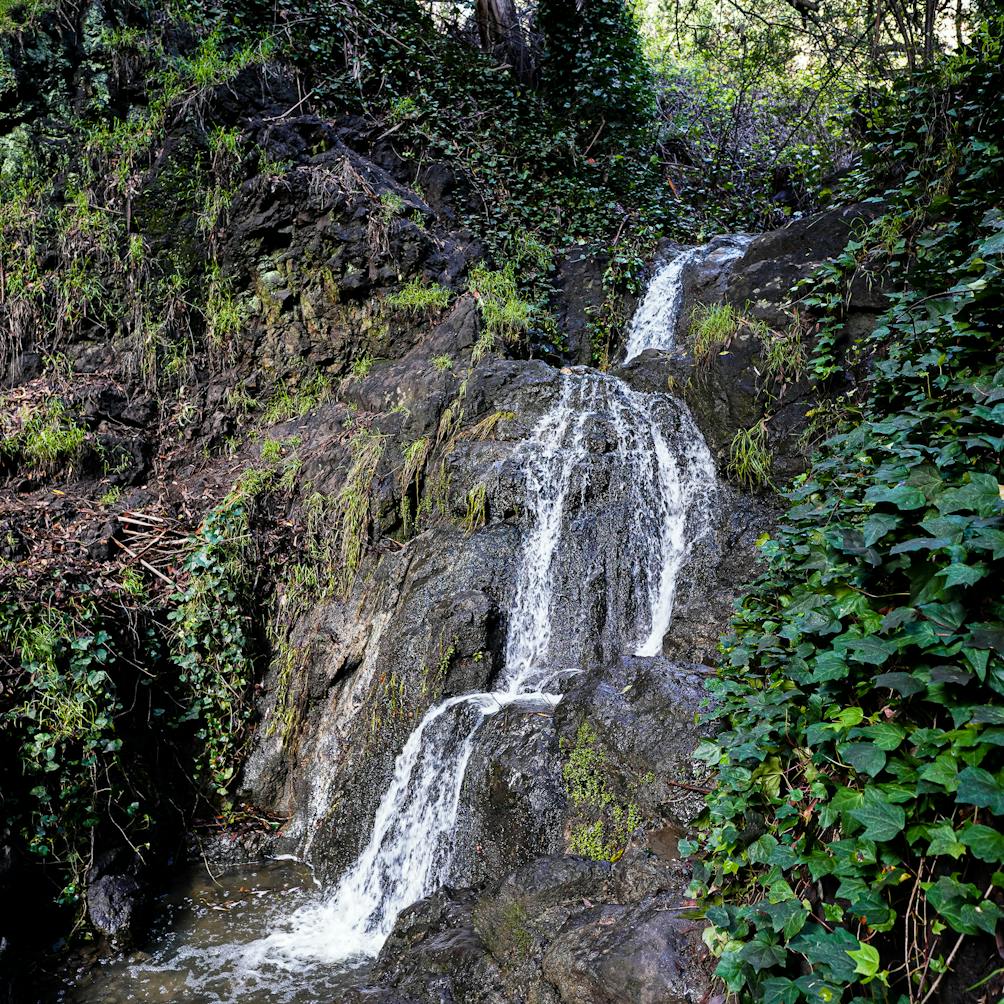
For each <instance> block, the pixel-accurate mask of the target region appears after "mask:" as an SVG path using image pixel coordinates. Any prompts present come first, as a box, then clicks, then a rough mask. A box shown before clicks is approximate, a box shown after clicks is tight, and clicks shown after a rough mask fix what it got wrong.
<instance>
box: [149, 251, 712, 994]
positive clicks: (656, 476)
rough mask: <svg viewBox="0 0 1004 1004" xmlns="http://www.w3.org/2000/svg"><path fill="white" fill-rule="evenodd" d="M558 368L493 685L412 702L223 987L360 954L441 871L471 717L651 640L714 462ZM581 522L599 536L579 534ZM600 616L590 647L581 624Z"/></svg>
mask: <svg viewBox="0 0 1004 1004" xmlns="http://www.w3.org/2000/svg"><path fill="white" fill-rule="evenodd" d="M698 250H699V249H690V256H689V257H688V254H687V253H685V254H684V255H683V256H681V257H682V258H686V259H687V260H688V261H689V260H692V258H693V256H694V254H696V252H697V251H698ZM678 261H679V259H676V260H675V261H674V263H670V265H669V266H667V267H666V268H665V269H663V270H662V271H660V272H659V273H658V274H657V276H656V279H655V280H654V281H653V283H652V287H651V288H650V290H649V293H648V295H647V296H646V298H645V300H644V301H643V304H642V306H641V308H640V309H639V312H638V314H639V316H638V317H636V319H635V323H634V324H633V325H632V341H631V342H630V343H629V345H630V346H633V349H634V351H635V352H640V351H643V350H644V349H645V348H648V347H651V345H652V344H654V345H655V347H662V346H664V345H666V344H672V338H673V331H672V330H671V329H672V328H673V326H674V325H675V323H676V315H677V314H678V312H679V301H680V298H681V293H680V286H681V280H682V275H683V271H684V264H685V263H683V264H680V265H679V267H675V266H676V262H678ZM667 273H671V275H672V276H673V281H672V282H670V281H668V280H667ZM667 326H668V328H669V329H670V330H665V328H666V327H667ZM630 351H631V348H630V347H629V354H630ZM558 381H559V394H558V398H557V400H556V401H555V403H554V404H553V406H552V407H551V408H550V410H549V411H547V413H546V414H545V415H544V416H543V417H542V418H541V419H540V421H539V422H538V424H537V426H536V427H535V429H534V431H533V433H532V435H531V436H530V437H529V438H528V439H527V441H526V442H525V443H524V444H523V446H522V448H521V450H520V452H519V454H518V459H519V460H520V462H521V464H522V467H523V470H524V473H525V483H526V501H525V505H526V511H527V512H528V514H529V515H530V526H529V531H528V534H527V537H526V540H525V542H524V546H523V550H522V556H521V561H520V567H519V569H518V571H517V573H516V578H515V586H514V589H513V593H512V600H511V604H510V608H509V611H508V625H507V638H506V649H505V665H504V668H503V671H502V674H501V677H500V680H499V682H498V686H497V689H496V690H494V691H491V692H485V693H471V694H464V695H460V696H455V697H450V698H448V699H447V700H445V701H443V702H441V703H440V704H438V705H436V706H434V707H433V708H431V709H430V710H429V711H428V712H427V713H426V715H425V717H424V718H423V719H422V721H421V722H420V723H419V725H418V726H417V727H416V728H415V729H414V731H413V732H412V734H411V735H410V737H409V738H408V740H407V742H406V743H405V746H404V748H403V750H402V751H401V753H400V755H399V756H398V758H397V761H396V764H395V768H394V774H393V777H392V780H391V782H390V785H389V787H388V789H387V791H386V793H385V794H384V796H383V799H382V800H381V802H380V805H379V807H378V809H377V812H376V816H375V819H374V822H373V828H372V832H371V835H370V838H369V841H368V843H367V845H366V846H365V848H364V849H363V850H362V852H361V853H360V855H359V857H358V858H357V860H356V861H355V863H354V864H353V865H352V866H351V867H350V868H349V869H348V870H347V871H346V873H345V874H344V876H343V878H342V880H341V881H340V882H339V884H338V885H337V887H336V888H335V890H334V891H333V893H331V894H330V895H329V896H327V897H325V898H323V899H322V898H314V899H312V900H311V901H309V902H307V903H305V904H303V905H301V906H300V907H299V908H297V909H295V910H293V911H292V912H291V913H290V914H288V915H287V916H285V917H284V918H281V919H280V920H278V922H273V926H272V930H271V931H270V932H269V933H267V934H266V935H265V936H264V937H260V938H258V939H257V940H254V941H252V942H250V943H247V944H244V945H243V946H239V945H231V946H228V950H227V952H226V953H225V954H224V955H222V956H221V955H220V954H219V953H216V954H214V955H213V957H212V959H211V960H209V961H210V962H211V965H210V966H207V968H211V971H212V973H213V975H214V977H219V975H220V971H221V968H225V969H227V970H230V971H231V985H232V986H233V987H234V988H243V989H244V990H245V991H246V990H247V989H254V990H256V991H260V990H262V989H263V988H264V987H267V988H269V991H270V993H269V996H266V997H263V998H261V999H272V1000H295V999H296V997H295V994H290V993H289V992H287V991H286V990H285V989H283V987H282V984H283V982H284V981H286V980H287V979H288V977H287V976H284V975H283V974H288V973H290V972H296V973H297V974H298V978H299V979H300V980H301V981H303V980H307V979H308V978H309V974H310V973H311V972H312V971H316V970H318V969H320V970H322V971H323V970H328V971H331V970H332V967H334V970H335V971H338V970H344V969H345V968H346V967H351V966H353V965H357V964H359V963H360V962H363V961H365V960H368V959H370V958H372V957H373V956H374V955H375V954H376V952H377V951H378V950H379V948H380V946H381V945H382V944H383V942H384V940H385V939H386V937H387V935H388V934H389V933H390V931H391V929H392V927H393V925H394V922H395V920H396V918H397V916H398V915H399V914H400V912H401V911H402V910H403V909H404V908H405V907H407V906H409V905H410V904H411V903H413V902H415V901H416V900H418V899H420V898H422V897H423V896H425V895H427V894H429V893H430V892H432V891H433V890H435V889H436V888H437V887H439V886H440V885H442V884H443V883H444V882H446V881H448V880H449V879H450V866H451V859H452V841H453V834H454V831H455V828H456V824H457V819H458V813H459V809H460V796H461V789H462V786H463V781H464V775H465V772H466V769H467V765H468V762H469V760H470V758H471V755H472V753H473V751H474V749H475V746H476V742H477V736H478V732H479V730H480V728H481V726H482V725H483V724H484V722H485V721H486V720H487V719H488V718H490V717H491V716H492V715H495V714H496V713H497V712H499V711H500V710H501V709H503V708H505V707H507V706H510V705H512V704H514V703H516V702H546V703H547V704H550V705H552V706H553V705H554V704H556V703H557V702H558V701H559V700H560V696H559V695H558V693H556V692H555V680H556V679H557V678H558V677H560V675H561V674H562V673H566V672H569V671H575V670H576V669H577V668H578V667H580V666H581V665H582V664H583V663H584V662H586V661H587V660H588V659H589V658H590V653H595V652H596V651H597V649H598V647H599V648H601V649H602V652H601V657H603V658H606V657H616V656H617V655H620V654H624V653H626V652H633V653H634V654H636V655H641V656H653V655H656V654H658V653H659V652H660V651H661V647H662V641H663V637H664V636H665V634H666V631H667V630H668V628H669V624H670V619H671V616H672V610H673V600H674V594H675V589H676V583H677V578H678V573H679V571H680V568H681V567H682V565H683V563H684V561H685V560H686V557H687V554H688V552H689V550H690V547H691V546H692V544H693V542H694V541H695V540H696V539H697V538H699V537H700V536H701V535H702V534H703V533H704V532H705V531H706V530H707V528H708V526H709V525H710V518H709V513H710V510H711V504H710V493H711V492H712V491H713V490H714V485H715V471H714V464H713V461H712V459H711V456H710V454H709V452H708V450H707V447H706V446H705V444H704V440H703V438H702V437H701V435H700V432H699V431H698V430H697V428H696V426H695V425H694V423H693V420H692V419H691V417H690V415H689V412H688V411H687V409H686V408H685V407H684V406H683V405H682V404H681V403H679V402H677V401H676V400H674V399H673V398H671V397H669V396H668V395H662V394H643V393H640V392H638V391H635V390H633V389H631V388H630V387H629V386H628V385H627V384H626V383H624V382H623V381H621V380H620V379H618V378H616V377H614V376H610V375H606V374H601V373H597V372H595V371H591V370H586V369H581V370H580V369H576V370H570V371H563V372H562V373H561V374H560V375H559V377H558ZM587 525H589V526H593V528H594V529H593V531H592V532H594V533H600V532H602V533H603V534H605V537H604V540H606V541H607V542H608V545H609V546H607V547H604V546H597V541H596V540H590V541H589V542H587V543H583V541H582V540H580V539H579V538H580V537H583V536H586V535H587V530H586V529H585V527H586V526H587ZM596 525H600V526H601V527H602V529H601V530H596V529H595V527H596ZM597 552H601V556H599V557H597ZM587 556H588V557H587ZM590 562H591V565H590V568H591V569H592V570H591V572H590V574H589V575H584V573H583V569H584V568H585V567H586V565H588V564H589V563H590ZM598 564H600V565H602V569H601V570H600V571H597V565H598ZM590 576H592V578H590ZM594 580H595V581H597V582H602V583H604V587H603V588H602V589H597V588H594V587H593V582H594ZM597 604H599V605H600V606H601V607H602V609H601V610H600V611H599V614H598V615H597V613H596V610H595V608H596V606H597ZM598 623H599V624H602V625H603V628H602V631H603V633H604V634H605V636H607V637H606V641H605V643H604V645H603V646H600V645H599V642H598V641H597V639H596V638H595V637H593V634H595V632H596V630H597V627H596V625H597V624H598ZM277 977H278V979H277ZM130 999H135V998H130ZM193 999H196V998H195V997H194V996H193ZM198 999H200V1000H201V999H202V998H198ZM206 999H219V998H206Z"/></svg>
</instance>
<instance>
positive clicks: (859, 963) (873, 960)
mask: <svg viewBox="0 0 1004 1004" xmlns="http://www.w3.org/2000/svg"><path fill="white" fill-rule="evenodd" d="M847 954H848V955H849V956H850V957H851V959H852V960H853V962H854V972H855V973H856V974H857V975H858V976H864V977H866V979H871V978H872V977H874V976H875V974H876V973H877V972H878V971H879V963H880V961H881V960H880V958H879V953H878V949H876V948H872V946H871V945H866V944H864V943H863V942H862V943H861V947H860V948H855V949H853V950H849V951H848V952H847Z"/></svg>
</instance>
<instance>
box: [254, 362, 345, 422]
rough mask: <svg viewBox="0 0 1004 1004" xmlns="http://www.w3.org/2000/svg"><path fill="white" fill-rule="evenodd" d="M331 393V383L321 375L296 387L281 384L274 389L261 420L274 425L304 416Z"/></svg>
mask: <svg viewBox="0 0 1004 1004" xmlns="http://www.w3.org/2000/svg"><path fill="white" fill-rule="evenodd" d="M330 393H331V383H330V381H329V380H328V378H327V377H326V376H324V374H323V373H317V374H315V375H314V376H312V377H310V378H309V379H308V380H305V381H304V382H303V383H301V384H300V385H299V386H298V387H295V388H294V387H291V386H290V385H289V384H286V383H283V384H280V385H279V386H278V387H276V389H275V391H274V392H273V394H272V397H271V398H270V399H269V402H268V404H267V405H266V406H265V412H264V414H263V415H262V420H263V421H264V422H265V424H266V425H275V424H276V423H277V422H285V421H288V420H289V419H291V418H299V416H300V415H305V414H306V413H307V412H308V411H310V409H311V408H313V407H315V406H316V405H318V404H320V403H321V402H322V401H323V400H324V399H325V398H327V397H328V395H329V394H330Z"/></svg>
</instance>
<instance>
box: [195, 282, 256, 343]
mask: <svg viewBox="0 0 1004 1004" xmlns="http://www.w3.org/2000/svg"><path fill="white" fill-rule="evenodd" d="M205 317H206V337H207V338H208V339H209V343H210V344H211V345H214V346H216V347H217V348H219V347H222V346H224V345H226V344H227V343H228V342H229V341H230V339H231V338H233V336H234V335H236V334H238V333H239V332H240V330H241V329H242V328H243V327H244V325H245V324H246V323H247V319H248V310H247V305H246V304H244V303H242V302H241V301H240V300H239V299H238V297H237V295H236V294H235V292H234V287H233V283H232V282H231V281H230V280H229V279H225V278H224V277H223V275H222V274H221V272H220V269H219V266H218V265H214V266H213V268H212V269H211V270H210V272H209V289H208V292H207V294H206V309H205Z"/></svg>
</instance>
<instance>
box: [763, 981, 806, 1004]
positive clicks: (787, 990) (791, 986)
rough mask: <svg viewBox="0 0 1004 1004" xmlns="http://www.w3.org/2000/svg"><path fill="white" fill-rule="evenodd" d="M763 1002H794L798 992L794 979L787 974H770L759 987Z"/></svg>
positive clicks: (772, 1003) (775, 1003)
mask: <svg viewBox="0 0 1004 1004" xmlns="http://www.w3.org/2000/svg"><path fill="white" fill-rule="evenodd" d="M760 992H761V993H762V995H763V1004H796V1002H797V1001H798V997H799V993H798V987H797V986H796V985H795V982H794V980H790V979H788V977H787V976H772V977H771V978H770V979H769V980H764V981H763V984H762V985H761V987H760Z"/></svg>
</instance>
